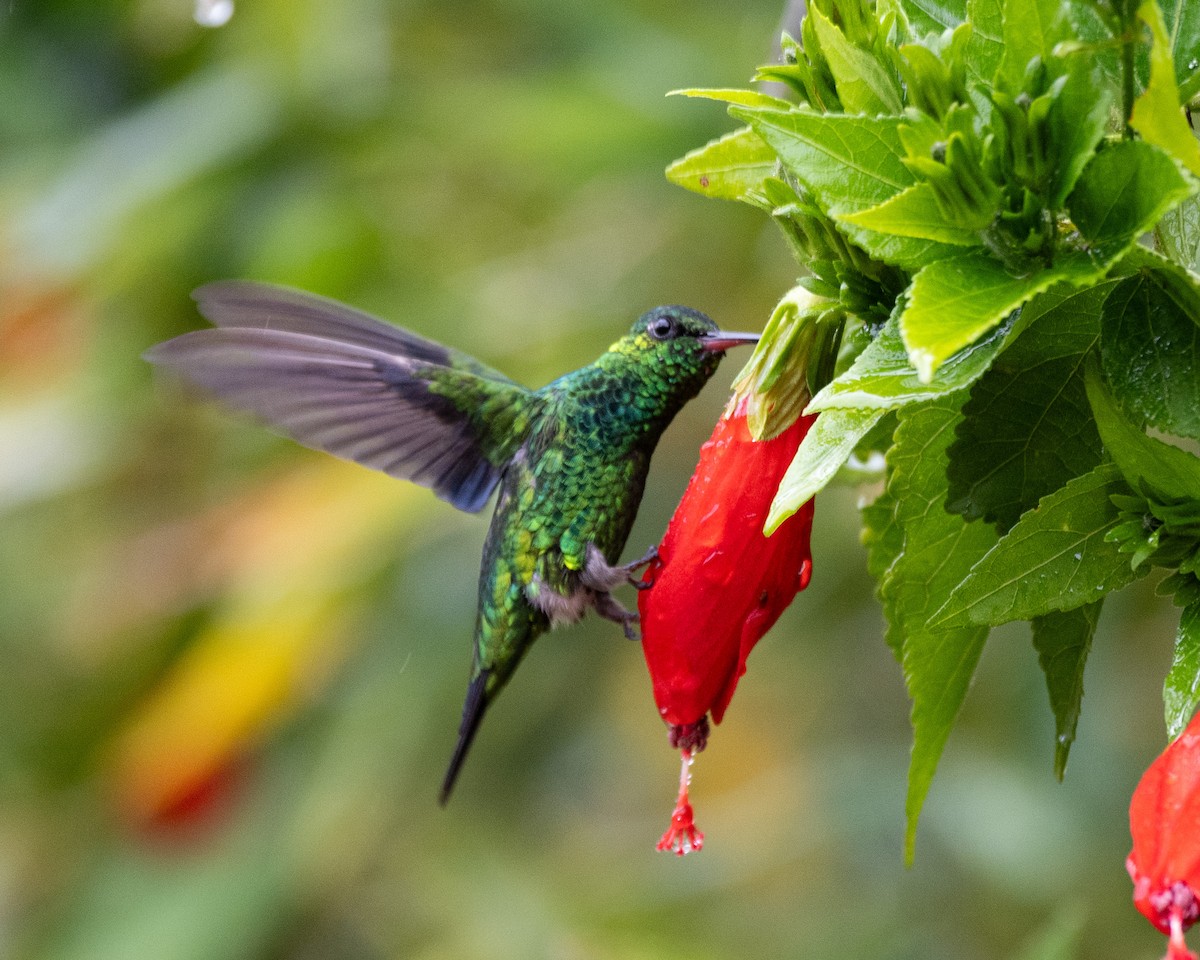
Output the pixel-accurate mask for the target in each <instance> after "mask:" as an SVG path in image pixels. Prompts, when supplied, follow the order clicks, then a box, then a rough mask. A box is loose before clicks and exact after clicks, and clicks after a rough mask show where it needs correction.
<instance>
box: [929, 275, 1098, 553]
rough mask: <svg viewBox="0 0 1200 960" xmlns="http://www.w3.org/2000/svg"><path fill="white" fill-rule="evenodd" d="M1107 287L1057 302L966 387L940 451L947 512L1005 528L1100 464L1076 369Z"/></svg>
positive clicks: (1094, 334) (1094, 333)
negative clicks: (944, 460)
mask: <svg viewBox="0 0 1200 960" xmlns="http://www.w3.org/2000/svg"><path fill="white" fill-rule="evenodd" d="M1114 286H1115V283H1106V284H1102V285H1099V286H1096V287H1089V288H1088V289H1087V290H1084V291H1082V292H1080V293H1076V294H1074V295H1073V296H1069V297H1067V298H1066V299H1065V300H1062V301H1060V302H1059V304H1058V305H1057V306H1056V307H1054V308H1053V309H1051V310H1049V311H1047V312H1045V313H1044V314H1043V315H1042V316H1041V317H1040V318H1039V319H1038V320H1037V321H1036V322H1034V323H1033V324H1032V325H1031V326H1030V327H1029V328H1028V329H1026V330H1025V332H1024V333H1022V334H1021V335H1020V336H1019V337H1017V338H1016V340H1015V341H1014V342H1013V344H1012V345H1011V346H1010V347H1008V349H1007V350H1005V352H1004V354H1003V355H1002V356H1001V357H1000V358H999V359H998V360H997V361H996V363H995V364H994V365H993V366H992V368H991V369H990V370H989V371H988V372H987V373H986V374H985V375H984V376H983V378H982V379H981V380H980V381H979V382H978V383H977V384H975V386H974V387H973V388H972V390H971V397H970V399H969V400H968V401H967V404H966V406H965V407H964V408H963V417H964V419H963V422H962V423H961V424H960V425H959V428H958V437H957V439H956V440H955V441H954V443H953V444H952V445H951V446H950V450H949V457H950V467H949V470H948V471H947V479H948V480H949V484H950V493H949V497H948V502H947V504H946V509H948V510H950V511H952V512H954V513H961V514H962V515H963V516H964V517H966V518H967V519H968V520H974V519H978V518H980V517H982V518H983V519H984V520H986V521H988V522H989V523H995V524H997V525H998V526H999V528H1000V529H1001V530H1002V531H1004V530H1008V529H1010V528H1011V527H1012V526H1013V524H1015V523H1016V522H1017V519H1018V518H1019V517H1020V516H1021V514H1023V513H1024V512H1025V511H1026V510H1029V509H1032V508H1033V507H1034V506H1036V505H1037V502H1038V501H1039V500H1040V499H1041V498H1042V497H1044V496H1046V495H1047V494H1049V493H1052V492H1053V491H1055V490H1057V489H1058V488H1059V487H1061V486H1062V485H1063V484H1064V483H1066V482H1067V481H1068V480H1070V479H1071V478H1072V477H1077V476H1079V475H1080V474H1083V473H1086V472H1087V471H1089V470H1091V469H1092V467H1094V466H1095V465H1096V464H1097V463H1099V462H1100V454H1101V444H1100V435H1099V434H1098V433H1097V432H1096V426H1095V424H1094V423H1093V421H1092V417H1091V410H1090V409H1089V407H1088V401H1087V393H1086V391H1085V389H1084V384H1083V370H1084V363H1085V360H1086V357H1087V356H1088V354H1089V353H1090V352H1091V350H1092V349H1093V348H1094V347H1095V346H1096V344H1097V342H1098V341H1099V339H1100V321H1099V312H1100V307H1101V305H1102V304H1103V303H1104V301H1105V297H1106V296H1107V295H1108V294H1109V292H1110V291H1111V290H1112V289H1113V287H1114Z"/></svg>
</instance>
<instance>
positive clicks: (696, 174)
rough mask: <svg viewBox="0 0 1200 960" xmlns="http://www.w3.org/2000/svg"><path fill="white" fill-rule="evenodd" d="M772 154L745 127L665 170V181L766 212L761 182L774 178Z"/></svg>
mask: <svg viewBox="0 0 1200 960" xmlns="http://www.w3.org/2000/svg"><path fill="white" fill-rule="evenodd" d="M776 165H777V161H776V159H775V152H774V151H773V150H772V149H771V148H770V147H768V146H767V145H766V144H765V143H763V141H762V139H761V138H760V137H759V136H758V135H757V134H755V132H754V131H753V130H751V129H750V128H749V127H743V128H742V129H741V130H735V131H734V132H733V133H727V134H726V135H725V136H723V137H721V138H720V139H719V140H713V141H712V142H710V143H708V144H707V145H705V146H703V147H700V148H699V149H698V150H693V151H692V152H691V153H689V154H687V155H686V156H684V157H681V158H680V159H679V160H676V161H675V162H674V163H672V164H671V165H670V166H669V167H667V179H668V180H670V181H671V182H672V183H674V184H677V185H678V186H681V187H683V188H684V189H686V190H692V191H694V192H695V193H700V194H703V195H704V196H706V197H716V198H718V199H721V200H741V201H743V202H746V203H751V204H754V205H755V206H759V207H763V208H768V207H769V204H767V202H766V199H765V198H764V197H763V195H762V182H763V180H764V179H765V178H767V177H770V176H773V175H774V174H775V169H776Z"/></svg>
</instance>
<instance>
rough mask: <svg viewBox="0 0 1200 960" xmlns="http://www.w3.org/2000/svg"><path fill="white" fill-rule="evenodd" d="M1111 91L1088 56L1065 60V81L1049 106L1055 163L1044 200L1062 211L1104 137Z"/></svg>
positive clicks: (1054, 208) (1109, 108) (1051, 206)
mask: <svg viewBox="0 0 1200 960" xmlns="http://www.w3.org/2000/svg"><path fill="white" fill-rule="evenodd" d="M1112 100H1113V98H1112V91H1111V88H1110V87H1109V85H1108V84H1106V83H1104V82H1103V80H1102V79H1101V75H1100V70H1099V67H1098V66H1097V65H1096V64H1095V63H1093V62H1092V59H1091V58H1090V57H1083V56H1078V57H1074V58H1072V59H1071V60H1069V61H1068V73H1067V80H1066V82H1065V83H1064V84H1063V88H1062V90H1061V91H1059V94H1058V96H1057V97H1056V98H1055V100H1054V102H1053V104H1052V105H1051V108H1050V116H1049V118H1048V121H1049V124H1050V128H1051V129H1052V130H1054V131H1055V134H1054V135H1055V139H1056V146H1057V148H1058V162H1057V163H1056V164H1055V166H1054V169H1053V170H1052V171H1051V172H1050V174H1049V181H1050V182H1049V183H1048V184H1047V202H1048V204H1049V206H1050V209H1052V210H1061V209H1062V207H1063V204H1064V203H1066V200H1067V197H1068V196H1069V195H1070V193H1071V191H1072V190H1073V189H1074V188H1075V184H1076V183H1077V182H1078V181H1079V176H1080V174H1081V173H1082V172H1083V169H1084V167H1086V166H1087V164H1088V162H1089V161H1090V160H1091V158H1092V155H1093V154H1094V153H1095V151H1096V147H1097V146H1099V144H1100V141H1101V140H1103V139H1104V134H1105V132H1106V131H1107V129H1108V118H1109V115H1110V113H1111V110H1112Z"/></svg>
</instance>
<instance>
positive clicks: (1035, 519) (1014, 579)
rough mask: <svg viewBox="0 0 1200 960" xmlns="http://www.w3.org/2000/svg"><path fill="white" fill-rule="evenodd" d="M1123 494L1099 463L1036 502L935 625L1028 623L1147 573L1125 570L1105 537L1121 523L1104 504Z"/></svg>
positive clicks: (1110, 469)
mask: <svg viewBox="0 0 1200 960" xmlns="http://www.w3.org/2000/svg"><path fill="white" fill-rule="evenodd" d="M1128 490H1129V488H1128V486H1127V485H1126V483H1125V481H1124V480H1123V479H1122V477H1121V471H1120V470H1118V469H1117V467H1116V466H1115V465H1114V464H1111V463H1102V464H1100V465H1099V466H1098V467H1096V468H1095V469H1094V470H1092V471H1091V472H1089V473H1085V474H1084V475H1083V476H1082V477H1076V478H1075V479H1074V480H1071V481H1070V482H1069V483H1067V484H1066V485H1065V486H1063V487H1062V488H1061V489H1059V490H1056V491H1055V492H1054V493H1052V494H1050V495H1049V496H1047V497H1043V498H1042V500H1041V502H1040V503H1039V504H1038V505H1037V508H1036V509H1034V510H1030V511H1029V512H1028V513H1026V514H1025V515H1024V516H1023V517H1021V519H1020V520H1018V521H1017V524H1016V526H1014V527H1013V528H1012V529H1011V530H1010V531H1009V532H1008V533H1007V534H1005V535H1004V536H1003V537H1002V538H1001V539H1000V541H999V543H997V544H996V546H995V547H994V548H993V549H992V550H990V551H989V552H988V554H987V556H985V557H984V558H983V559H981V560H980V561H979V563H977V564H976V565H975V567H974V568H973V569H972V570H971V572H970V574H969V575H968V576H967V577H966V578H965V579H964V580H963V581H962V583H960V584H959V585H958V586H957V587H956V588H955V590H954V592H953V593H951V594H950V596H949V598H948V599H947V600H946V602H945V603H944V604H943V605H942V607H941V609H939V610H938V611H937V613H936V615H935V621H936V623H938V624H944V625H946V626H953V625H959V624H969V623H976V624H988V625H991V626H995V625H997V624H1001V623H1008V622H1009V621H1011V620H1032V619H1033V618H1034V617H1040V616H1043V615H1045V614H1047V613H1052V612H1054V611H1056V610H1073V609H1075V608H1076V607H1081V606H1083V605H1084V604H1088V603H1092V602H1094V601H1096V600H1099V599H1101V598H1102V597H1104V596H1105V595H1106V594H1108V593H1110V592H1111V591H1113V590H1117V589H1119V588H1121V587H1123V586H1126V585H1127V584H1129V583H1132V582H1133V581H1134V580H1136V579H1137V578H1138V577H1140V576H1141V575H1142V574H1144V573H1145V572H1146V570H1145V569H1143V570H1142V571H1141V572H1135V571H1133V570H1131V569H1130V566H1129V560H1128V558H1127V557H1126V555H1125V554H1123V553H1122V552H1121V551H1120V549H1119V547H1118V545H1117V544H1115V543H1111V542H1109V541H1108V540H1106V539H1105V535H1106V534H1107V533H1108V531H1109V530H1111V529H1112V528H1113V527H1115V526H1116V525H1117V523H1118V522H1119V521H1120V512H1119V511H1118V510H1117V508H1116V507H1115V506H1113V504H1112V501H1111V500H1110V499H1109V498H1110V497H1111V496H1112V495H1113V494H1119V493H1127V492H1128Z"/></svg>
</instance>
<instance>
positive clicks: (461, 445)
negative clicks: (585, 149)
mask: <svg viewBox="0 0 1200 960" xmlns="http://www.w3.org/2000/svg"><path fill="white" fill-rule="evenodd" d="M193 297H194V298H195V300H196V302H197V304H198V307H199V310H200V313H201V314H202V315H203V316H204V317H206V318H207V319H208V320H209V321H210V322H212V323H213V324H214V327H215V329H206V330H197V331H193V332H191V333H185V334H183V335H182V336H179V337H176V338H174V339H172V340H168V341H166V342H165V343H161V344H158V345H157V346H155V347H152V348H151V349H150V350H148V351H147V352H146V354H145V357H146V359H147V360H149V361H150V362H152V363H154V364H157V365H160V366H162V367H166V368H169V369H171V370H173V371H174V372H175V373H176V374H177V375H179V376H180V377H182V378H183V379H184V380H185V381H187V382H190V383H191V384H193V385H195V386H197V387H199V388H200V389H201V390H203V391H205V392H208V393H210V394H213V395H215V396H216V397H218V398H219V399H221V400H222V401H224V402H226V403H227V404H228V405H230V406H232V407H234V408H235V409H239V410H242V411H245V412H248V413H251V414H253V415H255V416H256V417H258V418H259V419H260V420H262V421H265V422H266V424H267V425H269V426H271V427H273V428H275V429H276V430H278V431H280V432H282V433H283V434H285V435H287V436H289V437H291V438H292V439H294V440H296V441H298V442H299V443H301V444H303V445H305V446H307V447H311V448H314V449H317V450H323V451H326V452H328V453H332V454H334V455H336V456H339V457H342V458H344V459H347V460H352V461H354V462H356V463H359V464H362V465H364V466H367V467H371V468H374V469H376V470H381V471H383V472H384V473H387V474H389V475H391V476H393V477H397V478H400V479H403V480H410V481H413V482H415V483H418V484H421V485H422V486H425V487H428V488H429V489H431V490H432V491H433V493H434V494H436V495H437V496H438V497H440V498H441V499H443V500H446V501H448V502H449V503H450V504H452V505H453V506H455V507H457V508H458V509H460V510H464V511H466V512H468V513H475V512H478V511H479V510H481V509H483V507H484V506H485V505H486V504H487V502H488V500H489V499H490V498H491V495H492V493H493V492H494V491H496V490H497V488H498V489H499V493H498V495H497V497H496V506H495V508H494V513H493V516H492V521H491V525H490V526H489V528H488V532H487V536H486V539H485V541H484V546H483V558H482V561H481V564H480V572H479V594H478V607H477V613H476V621H475V636H474V644H473V650H472V659H471V670H470V677H469V681H468V685H467V694H466V699H465V702H464V705H463V713H462V722H461V725H460V727H459V731H458V740H457V743H456V744H455V747H454V751H453V753H452V755H451V759H450V763H449V766H448V768H447V771H446V775H445V778H444V779H443V782H442V788H441V793H440V797H439V801H440V803H442V804H443V805H444V804H445V803H446V801H447V800H448V799H449V796H450V792H451V790H452V789H453V787H454V784H455V781H456V780H457V779H458V775H459V772H460V770H461V769H462V765H463V761H464V760H465V759H466V756H467V752H468V750H469V749H470V747H471V743H472V741H473V740H474V738H475V734H476V731H477V730H478V729H479V724H480V722H481V721H482V719H483V716H484V713H485V712H486V711H487V709H488V706H489V704H490V703H491V702H492V701H493V700H494V699H495V697H496V695H497V694H498V693H499V692H500V690H501V689H502V688H503V687H504V685H505V683H507V681H508V679H509V678H510V677H511V676H512V673H513V671H514V670H515V669H516V667H517V664H518V663H520V661H521V659H522V658H523V657H524V656H525V653H526V651H527V650H528V649H529V647H530V646H531V645H532V643H533V642H534V640H536V639H537V638H538V637H539V636H540V635H541V634H543V633H545V632H546V631H547V630H548V629H550V628H551V627H556V626H559V625H562V624H568V623H573V622H575V621H577V620H579V619H580V618H581V617H582V616H583V615H584V614H585V613H586V612H587V611H588V610H595V611H596V613H597V614H598V615H599V616H601V617H604V618H606V619H608V620H611V621H614V622H616V623H618V624H619V625H620V626H621V627H622V629H623V631H624V633H625V635H626V636H628V637H629V638H630V639H635V640H636V639H637V636H638V635H637V633H636V631H635V629H634V624H635V623H636V621H637V614H636V613H633V612H631V611H629V610H627V609H626V608H625V607H624V606H623V605H622V604H621V603H620V602H619V601H618V600H617V599H616V598H615V597H614V596H613V594H612V591H613V589H614V588H615V587H617V586H619V585H621V584H625V583H629V584H632V585H634V586H635V587H637V586H643V584H641V582H640V581H639V580H638V579H637V578H636V576H635V574H636V573H637V571H638V570H640V569H641V568H642V567H644V566H645V565H646V564H648V563H649V562H650V561H651V560H652V559H653V557H654V550H653V549H652V550H651V551H650V552H649V553H648V554H647V555H646V556H645V557H642V558H641V559H640V560H637V561H634V562H633V563H627V564H624V565H622V564H620V563H619V562H618V560H619V558H620V555H621V552H622V550H623V549H624V548H625V542H626V540H627V539H628V537H629V531H630V528H631V527H632V526H633V521H634V517H635V515H636V514H637V508H638V504H639V503H640V502H641V499H642V493H643V490H644V489H645V484H646V475H647V472H648V470H649V466H650V457H651V455H652V454H653V452H654V448H655V446H656V444H657V443H658V439H659V437H660V436H661V435H662V433H663V431H664V430H665V429H666V427H667V425H668V424H669V423H670V422H671V420H672V419H673V418H674V416H675V414H676V413H678V412H679V410H680V409H681V408H682V407H683V405H684V404H685V403H687V401H688V400H690V399H692V398H693V397H694V396H696V394H698V393H699V392H700V389H701V388H702V387H703V386H704V384H705V383H706V382H707V381H708V379H709V378H710V377H711V376H712V375H713V373H714V372H715V371H716V369H717V365H718V363H719V362H720V360H721V358H722V357H723V356H724V355H725V351H726V350H727V349H729V348H730V347H733V346H736V345H738V344H750V343H754V342H755V341H757V339H758V335H757V334H748V333H731V332H723V331H721V330H719V329H718V328H717V325H716V324H715V323H713V321H712V320H710V319H709V318H708V317H706V316H705V315H704V314H702V313H700V312H698V311H696V310H692V309H689V308H687V307H679V306H664V307H655V308H654V309H653V310H650V311H648V312H647V313H645V314H643V315H642V316H641V317H639V318H638V319H637V320H636V321H635V322H634V324H633V326H632V327H630V329H629V332H628V333H626V334H625V335H624V336H623V337H621V338H620V339H619V340H617V341H616V342H615V343H613V344H612V346H610V347H609V348H608V350H606V351H605V352H604V353H603V354H601V356H600V357H599V358H598V359H597V360H596V361H595V362H593V363H590V364H588V365H587V366H585V367H581V368H580V369H578V370H574V371H572V372H571V373H568V374H566V375H564V376H561V377H559V378H558V379H557V380H554V381H553V382H551V383H549V384H547V385H546V386H544V387H541V388H539V389H536V390H530V389H527V388H525V387H523V386H521V385H520V384H518V383H515V382H514V381H512V380H510V379H509V378H508V377H506V376H505V375H504V374H502V373H500V372H499V371H497V370H493V369H492V368H491V367H488V366H485V365H484V364H482V363H480V362H479V361H478V360H475V359H474V358H473V357H470V356H468V355H467V354H466V353H463V352H461V351H459V350H456V349H454V348H452V347H447V346H443V345H442V344H440V343H436V342H434V341H432V340H428V339H426V338H424V337H421V336H418V335H417V334H415V333H412V332H410V331H408V330H405V329H403V328H401V327H397V326H394V325H392V324H390V323H387V322H385V321H383V320H380V319H378V318H376V317H373V316H371V315H369V314H367V313H363V312H361V311H359V310H356V309H354V308H353V307H349V306H346V305H344V304H342V303H339V302H337V301H335V300H330V299H326V298H324V297H319V296H316V295H314V294H310V293H304V292H301V291H298V290H292V289H289V288H286V287H278V286H273V285H270V284H264V283H256V282H251V281H220V282H217V283H211V284H207V285H205V286H202V287H200V288H198V289H197V290H196V291H195V292H194V293H193Z"/></svg>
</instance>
